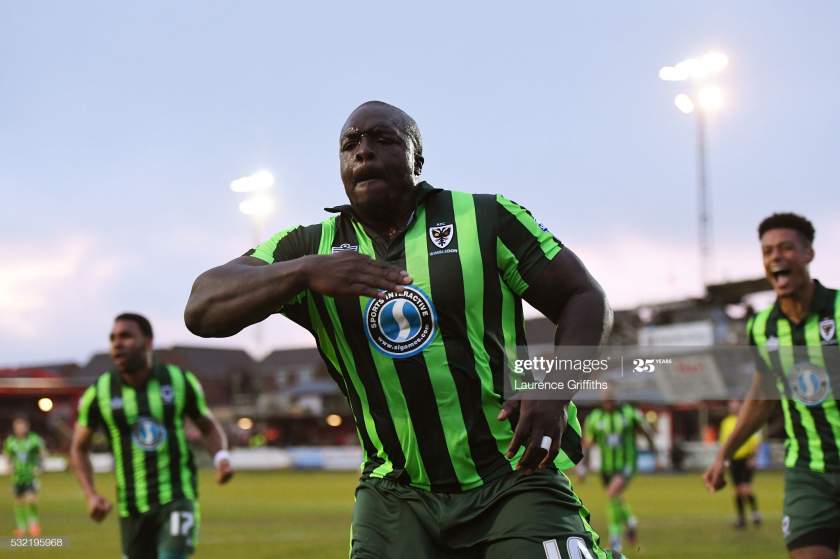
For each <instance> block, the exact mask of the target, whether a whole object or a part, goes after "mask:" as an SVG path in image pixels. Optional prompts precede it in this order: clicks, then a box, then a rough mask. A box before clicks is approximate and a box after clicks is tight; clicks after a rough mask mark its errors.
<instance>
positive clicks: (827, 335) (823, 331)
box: [820, 318, 837, 343]
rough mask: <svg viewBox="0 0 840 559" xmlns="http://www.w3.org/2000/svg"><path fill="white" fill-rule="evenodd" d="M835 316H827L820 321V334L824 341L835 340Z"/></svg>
mask: <svg viewBox="0 0 840 559" xmlns="http://www.w3.org/2000/svg"><path fill="white" fill-rule="evenodd" d="M836 329H837V328H836V326H835V324H834V319H833V318H826V319H825V320H822V321H820V336H822V339H823V341H824V342H828V343H831V342H833V341H834V332H835V331H836Z"/></svg>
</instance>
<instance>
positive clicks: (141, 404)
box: [77, 364, 210, 516]
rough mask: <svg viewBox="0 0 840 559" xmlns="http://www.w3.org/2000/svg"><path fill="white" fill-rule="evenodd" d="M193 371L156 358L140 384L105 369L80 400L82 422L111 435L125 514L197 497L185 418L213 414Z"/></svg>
mask: <svg viewBox="0 0 840 559" xmlns="http://www.w3.org/2000/svg"><path fill="white" fill-rule="evenodd" d="M209 415H210V411H209V410H208V408H207V404H206V402H205V400H204V392H203V391H202V389H201V385H200V384H199V382H198V379H196V378H195V375H193V374H192V373H191V372H189V371H186V370H183V369H181V368H180V367H178V366H176V365H161V364H156V365H155V366H154V367H153V370H152V376H151V377H149V379H148V381H147V382H146V385H145V386H144V387H142V388H138V389H135V388H134V387H132V386H129V385H128V384H126V383H125V382H123V380H122V377H120V375H119V373H116V372H113V371H109V372H106V373H103V374H102V375H101V376H100V377H99V378H98V379H97V380H96V382H95V383H94V384H92V385H91V386H90V387H88V389H87V390H86V391H85V393H84V394H83V395H82V398H81V399H80V400H79V414H78V419H77V421H78V423H79V424H80V425H84V426H86V427H89V428H90V429H96V428H98V427H100V426H101V427H102V428H103V429H104V430H105V433H106V434H107V435H108V440H109V442H110V445H111V451H112V452H113V455H114V473H115V476H116V480H117V503H118V506H119V512H120V516H135V515H138V514H140V513H143V512H146V511H149V510H151V509H152V507H155V506H157V505H163V504H166V503H168V502H170V501H173V500H175V499H181V498H187V499H193V500H194V499H196V498H197V497H198V484H197V478H196V469H195V463H194V462H193V456H192V452H190V449H189V446H188V445H187V438H186V435H185V433H184V418H185V417H189V418H191V419H197V418H199V417H201V416H209Z"/></svg>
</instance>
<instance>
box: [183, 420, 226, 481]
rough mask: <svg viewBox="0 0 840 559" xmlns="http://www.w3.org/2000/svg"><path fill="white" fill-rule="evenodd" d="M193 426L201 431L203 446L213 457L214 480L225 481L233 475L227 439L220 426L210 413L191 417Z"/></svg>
mask: <svg viewBox="0 0 840 559" xmlns="http://www.w3.org/2000/svg"><path fill="white" fill-rule="evenodd" d="M193 422H194V423H195V426H196V427H198V430H199V431H201V436H202V438H203V439H204V446H205V447H206V448H207V451H208V452H209V453H210V456H212V457H213V465H214V466H215V468H216V481H217V482H219V483H220V484H222V483H227V482H228V481H230V479H231V478H232V477H233V468H232V467H231V464H230V453H229V452H228V440H227V435H226V434H225V431H224V429H222V426H221V425H219V422H218V421H216V418H215V417H213V416H212V415H202V416H199V417H197V418H195V419H193Z"/></svg>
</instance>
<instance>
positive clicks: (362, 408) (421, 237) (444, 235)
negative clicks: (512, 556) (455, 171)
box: [247, 182, 581, 492]
mask: <svg viewBox="0 0 840 559" xmlns="http://www.w3.org/2000/svg"><path fill="white" fill-rule="evenodd" d="M417 188H418V195H417V198H416V200H417V207H416V209H415V211H414V213H413V215H412V218H411V222H410V223H409V224H408V227H407V229H406V231H405V232H404V234H402V235H400V236H398V237H397V238H396V239H394V240H393V241H392V242H391V243H387V242H386V241H384V240H382V239H379V238H378V237H375V236H371V235H370V234H369V232H368V231H367V230H366V229H365V228H364V227H363V226H362V225H361V223H360V222H359V221H358V220H357V219H356V218H355V217H354V215H353V213H352V211H351V209H350V206H342V207H337V208H330V209H329V211H333V212H334V213H337V214H338V215H336V216H333V217H330V218H329V219H327V220H325V221H323V222H321V223H318V224H315V225H310V226H306V227H293V228H291V229H287V230H285V231H281V232H280V233H278V234H276V235H274V236H273V237H272V238H271V239H269V240H268V241H267V242H265V243H263V244H261V245H259V246H258V247H256V249H253V250H251V251H249V252H248V253H247V254H249V255H252V256H254V257H256V258H259V259H261V260H263V261H265V262H267V263H269V264H270V263H274V262H278V261H284V260H291V259H294V258H298V257H301V256H304V255H309V254H331V253H334V252H337V251H343V250H353V251H357V252H359V253H361V254H365V255H368V256H370V257H372V258H375V259H377V260H382V261H387V262H389V263H393V264H394V265H397V266H400V267H404V269H405V270H407V271H408V273H409V274H410V275H411V277H412V278H413V280H414V283H413V284H412V285H410V286H407V287H406V289H405V291H404V292H402V293H400V294H395V293H388V294H387V295H386V297H385V298H384V299H371V298H368V297H326V296H322V295H319V294H316V293H312V292H309V291H304V292H301V293H299V294H298V295H297V296H296V297H295V299H294V300H293V301H292V302H291V303H289V304H287V305H285V306H284V307H283V308H282V309H278V311H279V312H281V313H283V314H285V315H286V316H287V317H289V318H290V319H292V320H293V321H295V322H297V323H298V324H300V325H302V326H303V327H305V328H306V329H308V330H309V331H310V332H311V333H312V334H313V335H314V337H315V340H316V343H317V345H318V349H319V351H320V354H321V356H322V357H323V359H324V361H325V363H326V365H327V368H328V370H329V372H330V374H331V375H332V377H333V378H334V380H335V381H336V382H337V383H338V385H339V387H341V389H342V391H343V392H344V394H345V396H346V397H347V400H348V402H349V404H350V407H351V409H352V411H353V415H354V417H355V421H356V427H357V431H358V436H359V440H360V442H361V445H362V448H363V450H364V460H365V462H364V464H363V465H362V475H363V477H367V476H373V477H387V478H390V479H395V480H397V481H399V482H401V483H408V484H411V485H413V486H415V487H418V488H423V489H429V490H433V491H449V492H453V491H460V490H467V489H470V488H474V487H478V486H480V485H482V484H483V483H486V482H488V481H490V480H492V479H495V478H497V477H500V476H502V475H504V473H506V472H510V471H511V469H512V466H511V464H512V463H515V461H516V460H517V459H518V457H519V456H518V455H517V456H516V457H514V458H513V459H512V460H508V459H507V458H506V457H505V455H504V453H505V451H506V449H507V446H508V444H509V443H510V441H511V438H512V436H513V428H514V425H513V424H512V422H510V421H505V422H500V421H498V420H497V419H496V416H497V415H498V413H499V410H500V409H501V405H502V401H503V394H504V388H505V384H504V383H505V382H506V380H505V379H506V374H505V370H506V367H508V365H509V364H510V363H511V361H512V360H514V359H516V358H517V355H518V354H517V347H519V348H521V347H523V346H525V345H526V340H525V330H524V321H523V315H522V304H521V296H522V294H523V293H524V292H525V291H526V290H527V289H528V286H529V283H531V282H533V280H534V278H535V277H537V275H538V274H540V273H541V272H542V271H543V270H544V268H545V266H546V265H547V264H548V262H549V261H551V259H553V258H554V257H555V255H556V254H557V253H558V252H560V250H561V249H562V245H561V244H560V242H559V241H557V240H556V239H555V238H554V237H553V236H552V235H551V234H550V233H548V232H547V231H546V230H545V228H544V227H542V226H541V225H540V224H539V223H537V222H536V221H535V220H534V218H533V217H532V216H531V215H530V214H529V213H528V212H527V211H526V210H525V209H524V208H522V207H521V206H519V205H517V204H515V203H513V202H511V201H509V200H507V199H506V198H504V197H502V196H495V195H474V194H467V193H463V192H451V191H446V190H441V189H437V188H433V187H432V186H431V185H429V184H428V183H425V182H423V183H420V184H419V185H418V186H417ZM568 415H569V428H568V429H567V430H566V433H565V435H564V436H563V440H562V442H561V448H562V450H563V452H561V453H560V455H559V456H558V459H557V461H556V465H557V466H558V467H560V468H564V469H565V468H567V467H571V466H572V465H573V461H574V462H577V461H578V460H579V459H580V454H581V452H580V424H579V422H578V420H577V415H576V411H575V407H574V405H570V406H569V413H568ZM520 453H521V451H520Z"/></svg>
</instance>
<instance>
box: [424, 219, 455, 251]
mask: <svg viewBox="0 0 840 559" xmlns="http://www.w3.org/2000/svg"><path fill="white" fill-rule="evenodd" d="M454 236H455V226H454V225H452V224H451V223H438V224H437V225H433V226H432V227H429V238H430V239H431V240H432V244H434V245H435V246H436V247H437V248H446V247H448V246H449V243H451V242H452V237H454Z"/></svg>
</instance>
